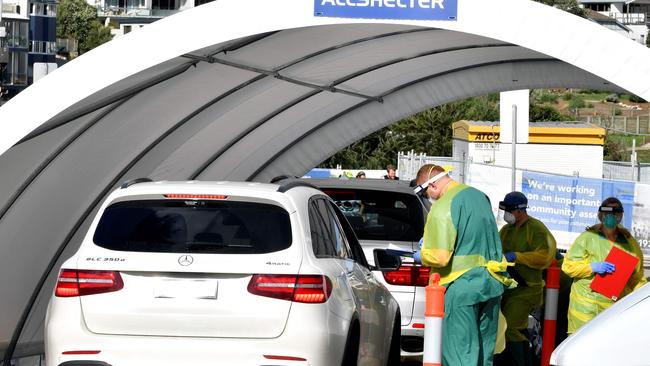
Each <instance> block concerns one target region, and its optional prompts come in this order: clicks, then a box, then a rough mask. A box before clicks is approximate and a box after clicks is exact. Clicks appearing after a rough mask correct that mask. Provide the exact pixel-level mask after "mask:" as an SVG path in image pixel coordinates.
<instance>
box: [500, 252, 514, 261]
mask: <svg viewBox="0 0 650 366" xmlns="http://www.w3.org/2000/svg"><path fill="white" fill-rule="evenodd" d="M503 256H504V257H506V261H508V262H514V261H515V259H517V255H516V254H515V252H508V253H503Z"/></svg>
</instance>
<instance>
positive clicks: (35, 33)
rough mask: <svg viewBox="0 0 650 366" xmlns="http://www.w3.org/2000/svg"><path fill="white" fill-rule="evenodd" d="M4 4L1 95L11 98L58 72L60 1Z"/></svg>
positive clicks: (0, 16)
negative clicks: (58, 9) (48, 74)
mask: <svg viewBox="0 0 650 366" xmlns="http://www.w3.org/2000/svg"><path fill="white" fill-rule="evenodd" d="M0 4H1V5H0V9H1V10H2V11H0V94H1V95H2V96H3V97H4V98H9V97H11V96H12V95H14V94H16V93H18V92H20V91H21V90H23V89H25V88H26V87H27V86H28V85H29V84H31V83H32V82H34V81H35V80H38V79H39V78H40V77H42V76H44V75H47V73H49V72H51V71H53V70H54V69H56V63H55V57H56V51H57V50H56V1H55V0H32V1H30V0H0Z"/></svg>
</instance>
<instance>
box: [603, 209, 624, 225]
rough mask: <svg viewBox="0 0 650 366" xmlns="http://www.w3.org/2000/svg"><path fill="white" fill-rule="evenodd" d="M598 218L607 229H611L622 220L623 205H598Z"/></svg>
mask: <svg viewBox="0 0 650 366" xmlns="http://www.w3.org/2000/svg"><path fill="white" fill-rule="evenodd" d="M598 220H599V221H600V222H601V223H602V224H603V225H605V227H607V228H608V229H613V228H614V227H616V225H619V224H620V223H621V221H622V220H623V207H619V206H615V207H612V206H600V207H599V208H598Z"/></svg>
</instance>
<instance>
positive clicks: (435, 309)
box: [422, 273, 445, 366]
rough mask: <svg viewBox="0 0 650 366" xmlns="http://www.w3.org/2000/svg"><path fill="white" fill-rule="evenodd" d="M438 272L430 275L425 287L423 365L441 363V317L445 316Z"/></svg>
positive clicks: (443, 291) (443, 296)
mask: <svg viewBox="0 0 650 366" xmlns="http://www.w3.org/2000/svg"><path fill="white" fill-rule="evenodd" d="M439 282H440V274H439V273H434V274H433V275H431V282H430V283H429V286H427V287H426V288H425V291H426V302H425V310H424V354H423V355H422V365H423V366H441V365H442V319H443V317H444V316H445V288H444V287H443V286H440V285H439V284H438V283H439Z"/></svg>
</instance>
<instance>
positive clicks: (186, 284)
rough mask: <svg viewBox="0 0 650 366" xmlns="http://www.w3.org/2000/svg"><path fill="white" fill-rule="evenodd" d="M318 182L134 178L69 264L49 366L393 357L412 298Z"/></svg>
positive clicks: (48, 342) (52, 323) (61, 281)
mask: <svg viewBox="0 0 650 366" xmlns="http://www.w3.org/2000/svg"><path fill="white" fill-rule="evenodd" d="M372 269H373V268H372V267H371V266H369V265H368V263H367V262H366V259H365V257H364V254H363V250H362V249H361V246H360V245H359V243H358V241H357V239H356V237H355V235H354V232H353V230H352V228H351V227H350V225H349V223H348V222H347V221H346V220H345V217H344V216H343V214H342V213H341V212H340V211H339V209H338V208H337V206H336V204H334V202H333V201H332V200H331V199H330V198H329V197H327V196H326V195H325V194H323V193H322V192H321V191H319V190H318V189H316V188H314V187H313V186H310V185H309V184H308V183H305V182H299V181H293V182H288V183H286V184H285V185H276V184H261V183H232V182H198V181H188V182H141V181H140V180H136V181H134V182H127V183H125V184H124V185H122V188H120V189H117V190H116V191H114V192H113V193H112V194H110V196H109V197H108V198H107V199H106V201H105V202H104V203H103V205H102V207H101V208H100V210H99V213H98V214H97V217H96V218H95V219H94V221H93V223H92V224H91V226H90V228H89V231H88V234H87V235H86V237H85V238H84V241H83V243H82V244H81V246H80V248H79V250H78V251H77V252H76V253H75V254H74V255H73V256H72V258H70V259H68V260H67V261H65V262H64V263H63V265H62V268H61V270H60V273H59V277H58V282H57V285H56V288H55V292H54V294H53V295H52V298H51V300H50V303H49V307H48V312H47V318H46V325H45V327H46V329H45V347H46V361H47V364H48V366H71V365H98V366H99V365H104V366H106V365H115V366H130V365H133V366H147V365H156V366H164V365H174V366H176V365H208V364H209V365H323V366H326V365H327V366H329V365H357V364H359V365H388V364H394V363H399V334H400V313H399V306H398V304H397V302H396V301H395V299H394V298H393V297H392V296H391V294H390V292H389V291H388V290H387V289H386V288H385V286H383V285H381V284H380V283H379V282H378V281H377V280H376V279H375V277H374V276H373V275H372V272H371V270H372Z"/></svg>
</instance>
